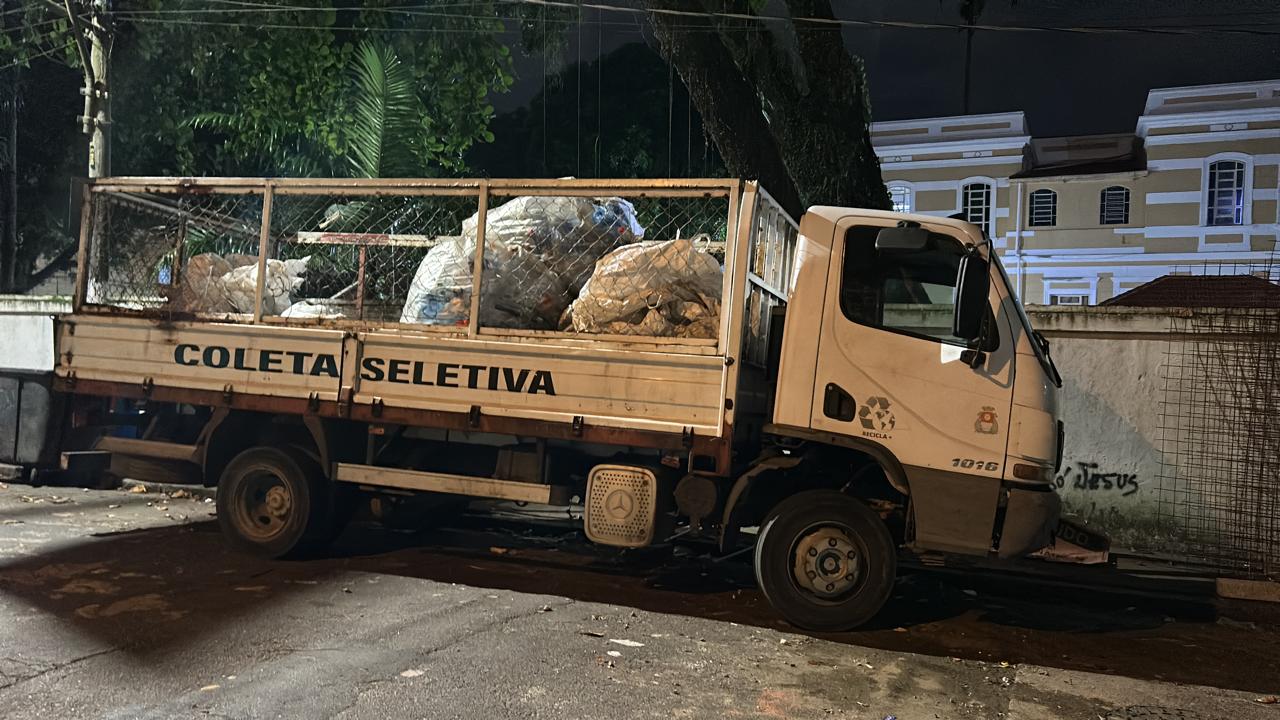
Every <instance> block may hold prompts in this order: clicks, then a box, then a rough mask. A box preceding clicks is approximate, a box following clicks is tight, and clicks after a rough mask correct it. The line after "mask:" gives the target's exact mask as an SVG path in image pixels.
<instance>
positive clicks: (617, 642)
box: [609, 638, 644, 648]
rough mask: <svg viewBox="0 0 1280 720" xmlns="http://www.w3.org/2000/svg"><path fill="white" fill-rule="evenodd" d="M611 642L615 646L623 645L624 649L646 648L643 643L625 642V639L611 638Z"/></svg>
mask: <svg viewBox="0 0 1280 720" xmlns="http://www.w3.org/2000/svg"><path fill="white" fill-rule="evenodd" d="M609 642H611V643H613V644H615V645H621V646H622V647H631V648H637V647H644V643H642V642H636V641H635V640H625V639H619V638H609Z"/></svg>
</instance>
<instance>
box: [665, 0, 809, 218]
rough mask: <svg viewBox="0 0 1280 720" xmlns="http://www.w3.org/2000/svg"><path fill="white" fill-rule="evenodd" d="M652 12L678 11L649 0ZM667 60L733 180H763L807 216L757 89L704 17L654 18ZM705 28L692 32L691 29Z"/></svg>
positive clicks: (786, 206)
mask: <svg viewBox="0 0 1280 720" xmlns="http://www.w3.org/2000/svg"><path fill="white" fill-rule="evenodd" d="M646 4H647V5H648V7H650V8H654V7H663V8H668V7H669V8H675V7H677V6H678V4H679V3H672V2H670V1H669V0H646ZM650 17H651V19H652V21H653V29H654V35H655V36H656V37H657V39H658V48H659V51H660V52H661V53H662V56H663V58H665V59H666V61H667V62H668V63H670V64H671V65H672V66H674V67H675V69H676V72H678V73H679V74H680V79H681V81H683V82H684V85H685V87H686V88H688V90H689V97H690V99H692V101H693V104H694V105H695V106H696V107H697V108H698V113H699V114H700V115H701V116H702V123H703V127H704V128H705V129H706V131H707V134H709V135H710V136H711V139H712V140H713V141H714V142H715V144H716V147H717V148H718V149H719V150H720V157H722V158H723V159H724V164H725V167H726V168H727V169H728V170H729V172H730V173H731V174H733V175H736V176H738V177H743V178H749V179H755V180H759V181H760V183H761V184H762V185H764V187H765V189H766V190H768V191H769V193H770V194H771V195H773V197H774V199H776V200H777V201H778V203H779V204H781V205H782V207H783V208H784V209H785V210H786V211H787V212H788V213H791V214H792V215H793V216H794V217H797V218H798V217H800V215H801V214H802V213H803V212H804V208H805V206H804V203H803V201H802V200H801V198H800V194H799V193H798V192H797V190H796V185H795V181H794V180H792V178H791V174H790V173H789V172H788V171H787V165H786V163H785V162H783V159H782V154H781V153H780V152H779V149H778V144H777V142H776V141H775V139H774V137H773V135H772V133H771V132H770V131H769V125H768V123H767V122H766V121H765V118H764V114H763V113H762V112H761V109H760V101H759V98H758V97H757V95H756V91H755V88H753V87H751V85H750V84H748V83H747V81H746V80H745V79H744V78H743V77H742V76H741V74H739V73H735V72H733V67H734V62H733V58H732V57H731V56H730V55H729V51H728V50H727V49H726V48H725V47H724V45H723V44H722V43H721V42H720V39H719V37H718V35H717V34H716V33H715V32H714V27H713V26H712V24H711V23H710V22H709V21H708V20H706V19H705V18H693V17H687V16H684V17H681V16H672V15H663V14H660V13H651V14H650ZM699 24H701V25H703V26H705V28H706V29H705V30H704V29H702V28H695V29H693V30H690V28H689V26H690V25H695V26H696V25H699Z"/></svg>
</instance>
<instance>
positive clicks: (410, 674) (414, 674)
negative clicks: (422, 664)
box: [400, 670, 422, 678]
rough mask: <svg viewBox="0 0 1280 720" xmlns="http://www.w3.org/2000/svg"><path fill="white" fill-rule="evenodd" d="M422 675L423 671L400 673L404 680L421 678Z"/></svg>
mask: <svg viewBox="0 0 1280 720" xmlns="http://www.w3.org/2000/svg"><path fill="white" fill-rule="evenodd" d="M420 675H422V671H421V670H405V671H404V672H402V673H400V677H402V678H416V677H419V676H420Z"/></svg>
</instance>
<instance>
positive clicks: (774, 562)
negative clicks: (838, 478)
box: [755, 490, 897, 632]
mask: <svg viewBox="0 0 1280 720" xmlns="http://www.w3.org/2000/svg"><path fill="white" fill-rule="evenodd" d="M755 571H756V582H758V583H759V584H760V590H761V591H762V592H763V593H764V595H765V597H766V598H768V600H769V603H770V604H771V605H773V607H774V608H775V609H776V610H777V611H778V612H779V613H781V614H782V616H783V617H784V618H786V619H787V621H789V622H790V623H791V624H793V625H796V626H798V627H802V628H805V629H807V630H817V631H825V632H834V631H840V630H850V629H853V628H855V627H858V626H859V625H862V624H863V623H865V622H867V621H868V620H870V619H871V618H872V617H873V616H874V615H875V614H876V613H877V612H879V611H880V608H881V607H883V606H884V604H885V602H886V601H888V599H889V593H890V592H891V591H892V590H893V580H894V575H895V573H896V571H897V558H896V551H895V548H894V544H893V539H892V537H890V535H889V531H888V529H887V528H885V525H884V522H882V521H881V520H880V518H879V516H877V515H876V514H875V513H874V512H872V511H871V509H870V508H868V507H867V506H866V505H864V504H862V503H861V502H858V501H857V500H855V499H854V498H851V497H849V496H848V495H844V494H842V493H839V492H835V491H832V490H810V491H806V492H802V493H797V494H796V495H793V496H791V497H789V498H787V499H786V500H783V501H782V502H781V503H779V504H778V506H777V507H776V508H774V510H773V511H772V512H771V513H770V514H769V516H768V517H767V518H766V519H765V522H764V524H763V525H761V526H760V535H759V537H758V538H757V539H756V556H755Z"/></svg>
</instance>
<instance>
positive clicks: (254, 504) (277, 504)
mask: <svg viewBox="0 0 1280 720" xmlns="http://www.w3.org/2000/svg"><path fill="white" fill-rule="evenodd" d="M233 509H234V512H235V513H236V514H238V515H239V516H240V518H241V520H240V523H239V524H240V527H241V528H242V529H243V532H244V533H245V534H246V535H248V536H250V537H252V538H254V539H256V540H258V541H266V540H270V539H271V538H273V537H275V536H276V535H278V534H279V533H280V532H281V531H282V530H283V529H284V528H285V526H286V524H287V523H288V522H289V517H290V515H292V513H293V494H292V493H291V492H289V488H288V486H287V485H285V483H284V482H283V481H282V480H281V479H280V478H279V477H278V476H276V475H275V474H274V473H271V472H259V473H256V474H255V475H253V476H252V477H250V478H249V479H247V480H246V481H245V483H244V484H243V485H242V486H241V490H240V492H239V493H237V499H236V502H235V504H234V506H233Z"/></svg>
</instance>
